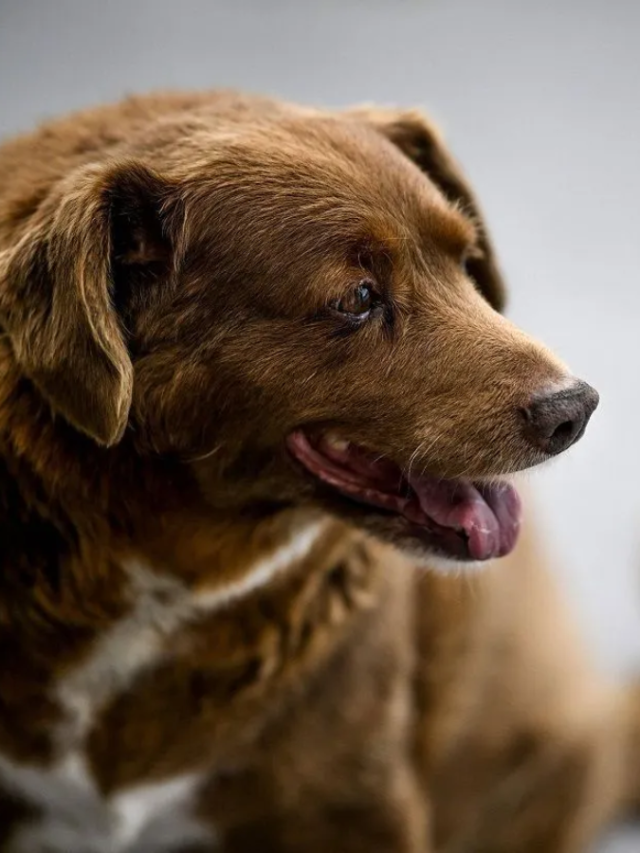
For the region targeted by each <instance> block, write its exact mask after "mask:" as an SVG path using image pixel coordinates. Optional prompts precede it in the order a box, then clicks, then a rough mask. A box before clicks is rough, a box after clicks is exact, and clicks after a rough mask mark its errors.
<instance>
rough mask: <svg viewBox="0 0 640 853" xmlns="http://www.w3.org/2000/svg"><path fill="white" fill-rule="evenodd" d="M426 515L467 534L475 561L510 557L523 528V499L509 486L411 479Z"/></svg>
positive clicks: (504, 484) (441, 525) (427, 478)
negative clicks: (521, 520) (521, 526)
mask: <svg viewBox="0 0 640 853" xmlns="http://www.w3.org/2000/svg"><path fill="white" fill-rule="evenodd" d="M409 483H410V485H411V488H412V489H413V490H414V492H415V494H416V496H417V498H418V502H419V504H420V509H421V510H422V512H423V513H424V514H425V515H426V516H428V517H429V518H431V519H432V520H433V521H435V523H436V524H438V525H439V526H440V527H445V528H452V529H454V530H459V531H462V532H464V533H465V535H466V537H467V540H468V547H469V554H470V556H471V557H472V559H474V560H488V559H490V558H492V557H501V556H503V555H504V554H508V553H509V551H511V550H512V549H513V547H514V545H515V542H516V539H517V536H518V531H519V528H520V500H519V498H518V495H517V492H516V491H515V489H513V488H511V486H509V485H507V484H506V483H498V484H496V485H487V486H484V485H483V486H480V487H478V486H474V485H473V483H469V482H465V481H461V480H456V481H452V480H437V479H435V478H432V477H411V478H410V480H409Z"/></svg>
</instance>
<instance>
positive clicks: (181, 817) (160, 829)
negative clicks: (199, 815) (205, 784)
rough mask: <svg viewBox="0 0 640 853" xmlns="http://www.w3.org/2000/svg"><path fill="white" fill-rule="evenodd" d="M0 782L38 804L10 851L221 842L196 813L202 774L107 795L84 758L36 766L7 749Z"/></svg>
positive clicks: (59, 852) (114, 850)
mask: <svg viewBox="0 0 640 853" xmlns="http://www.w3.org/2000/svg"><path fill="white" fill-rule="evenodd" d="M0 783H1V784H2V786H3V787H4V788H5V789H7V790H9V791H11V792H12V793H14V794H16V795H18V796H20V797H21V798H22V799H23V800H24V801H25V802H27V803H29V804H31V805H33V806H35V807H36V808H37V809H38V812H39V814H38V817H37V818H36V819H35V820H33V821H31V822H29V823H28V824H26V825H23V826H21V827H20V828H19V829H18V830H17V831H16V832H15V833H14V834H13V836H12V837H11V839H10V841H9V844H8V846H7V848H6V853H45V851H46V853H169V851H172V850H176V851H177V850H179V849H180V848H181V847H184V845H187V844H197V843H203V844H204V843H207V844H208V845H209V846H208V848H207V849H208V850H211V849H212V848H211V845H212V844H213V843H215V835H214V833H213V832H212V831H210V830H208V829H207V828H206V827H204V826H203V825H201V824H199V823H198V822H197V821H195V820H194V818H193V817H192V814H191V803H192V801H193V797H194V794H195V793H196V791H197V788H198V785H199V783H200V777H199V776H198V775H197V774H193V775H187V776H182V777H179V778H176V779H171V780H168V781H165V782H161V783H158V784H155V785H147V786H144V787H136V788H131V789H128V790H125V791H121V792H119V793H117V794H115V795H114V796H112V797H110V798H104V797H101V795H100V794H99V793H98V791H97V790H96V788H95V785H94V784H93V781H92V779H91V777H90V776H89V774H88V773H87V771H86V768H85V767H84V766H83V764H82V762H81V761H79V760H78V759H75V760H73V761H72V762H64V763H60V764H57V765H55V766H53V767H51V768H45V769H36V768H34V767H24V766H20V765H18V764H15V763H14V762H11V761H9V760H7V759H6V758H1V757H0Z"/></svg>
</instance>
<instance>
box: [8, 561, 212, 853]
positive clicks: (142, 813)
mask: <svg viewBox="0 0 640 853" xmlns="http://www.w3.org/2000/svg"><path fill="white" fill-rule="evenodd" d="M130 573H131V580H132V595H131V607H130V608H129V610H128V611H127V613H126V614H125V615H123V617H122V618H120V619H119V620H118V621H116V622H115V623H114V624H113V625H112V626H111V627H110V628H109V629H108V630H107V631H106V632H105V633H104V634H103V635H102V636H100V637H99V638H98V639H97V641H96V642H95V643H94V644H93V646H92V648H91V649H90V651H89V652H88V653H87V654H86V655H85V656H84V657H83V659H82V660H81V661H80V662H79V663H78V664H77V665H76V666H75V667H73V668H72V669H71V670H69V671H68V672H67V673H66V674H65V675H64V676H63V677H62V678H61V679H60V680H59V681H58V682H57V683H56V684H55V686H54V688H53V691H52V692H53V697H52V698H54V699H55V700H56V704H57V705H58V707H59V709H60V711H61V715H60V719H59V721H58V722H57V723H56V725H55V727H54V729H53V731H52V740H53V746H54V760H53V762H52V763H51V764H50V765H48V766H46V767H42V766H38V765H35V764H30V765H23V764H17V763H16V762H14V761H12V760H10V759H8V758H5V757H2V756H0V789H2V790H6V791H8V792H10V793H11V795H12V796H15V797H16V798H17V799H18V800H19V801H20V802H22V803H24V804H25V805H26V806H27V807H28V809H29V813H30V816H29V817H27V818H26V819H24V820H23V821H22V822H21V823H20V824H19V826H18V827H17V828H16V829H15V830H14V831H13V833H12V835H11V836H10V841H9V843H8V846H7V848H6V849H7V853H41V851H42V853H45V851H46V853H138V851H140V852H141V853H142V851H148V850H153V851H154V853H155V851H158V853H164V851H171V850H178V849H180V848H181V847H183V846H184V845H185V844H190V845H197V844H198V843H200V842H202V843H204V842H208V847H209V849H211V844H212V841H213V840H214V833H213V831H212V829H211V828H210V827H205V825H204V824H202V823H200V822H199V821H197V820H196V818H195V813H196V805H197V799H198V792H199V789H200V786H201V784H202V783H203V781H204V779H205V774H204V773H203V772H202V771H197V772H195V771H194V772H190V771H186V772H184V773H182V774H180V775H178V776H174V777H170V778H165V779H163V780H162V781H160V782H157V783H154V784H143V783H140V784H135V785H133V786H130V787H127V788H123V789H117V790H116V791H114V792H113V793H112V794H110V795H108V796H106V795H103V794H102V793H101V792H100V791H99V789H98V786H97V784H96V781H95V779H94V777H93V774H92V772H91V770H90V768H89V761H88V758H87V749H88V736H89V734H90V732H91V731H92V730H93V729H94V727H95V726H99V725H100V724H101V719H102V717H101V715H102V712H103V710H104V709H105V708H106V707H107V706H108V704H109V702H111V701H112V700H114V699H117V697H118V696H119V695H120V694H122V693H123V692H124V691H126V690H127V689H129V688H132V689H135V682H136V679H137V678H138V677H139V676H140V675H141V674H142V673H143V672H144V671H149V670H153V668H154V667H155V666H156V665H157V664H158V663H159V662H161V661H162V660H164V659H165V657H166V655H167V650H168V649H169V648H170V646H171V642H172V640H173V639H174V638H175V636H176V634H177V632H179V630H180V629H181V628H182V627H183V626H184V625H185V624H186V623H187V622H189V621H190V620H192V619H193V618H194V616H195V615H196V613H197V611H198V604H199V602H198V600H197V598H196V597H194V595H193V594H192V593H190V592H188V591H187V590H185V588H184V587H183V586H182V585H181V584H180V583H179V582H177V581H175V580H174V579H171V578H167V577H163V576H161V575H156V574H155V573H153V572H151V571H149V570H147V569H144V568H142V567H140V566H135V567H131V572H130ZM113 760H114V761H116V760H117V761H118V762H120V763H122V762H123V761H124V762H126V756H123V755H117V756H116V755H114V756H113ZM3 849H4V848H3Z"/></svg>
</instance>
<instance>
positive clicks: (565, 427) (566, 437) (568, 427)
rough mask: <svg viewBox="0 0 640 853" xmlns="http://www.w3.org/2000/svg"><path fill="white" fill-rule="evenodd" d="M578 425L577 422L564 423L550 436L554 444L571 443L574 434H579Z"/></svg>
mask: <svg viewBox="0 0 640 853" xmlns="http://www.w3.org/2000/svg"><path fill="white" fill-rule="evenodd" d="M576 427H577V424H576V422H575V421H564V422H563V423H561V424H560V425H559V426H557V427H556V428H555V429H554V431H553V432H552V433H551V435H550V440H551V441H552V442H554V444H556V443H557V444H562V443H563V442H564V441H571V438H572V437H573V434H574V433H575V432H577V430H576Z"/></svg>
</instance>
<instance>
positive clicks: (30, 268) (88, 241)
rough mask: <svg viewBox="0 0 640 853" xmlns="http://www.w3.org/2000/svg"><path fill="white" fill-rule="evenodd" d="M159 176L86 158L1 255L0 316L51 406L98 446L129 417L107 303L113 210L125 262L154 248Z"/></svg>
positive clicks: (122, 352)
mask: <svg viewBox="0 0 640 853" xmlns="http://www.w3.org/2000/svg"><path fill="white" fill-rule="evenodd" d="M161 195H162V182H161V179H160V178H159V177H158V176H157V175H155V174H153V173H152V172H150V171H149V170H148V169H146V167H143V166H140V165H137V164H132V163H119V164H113V165H108V166H90V167H86V168H83V169H81V170H80V171H78V172H75V173H73V174H72V175H70V176H69V178H68V179H66V180H65V181H63V182H62V183H61V185H60V186H59V187H58V188H57V189H56V191H55V192H54V193H53V194H52V196H51V197H50V198H49V199H47V201H46V202H45V204H44V205H43V206H42V208H41V209H40V210H39V211H38V213H37V214H36V215H35V216H34V219H33V222H32V223H31V224H30V227H29V229H28V231H27V232H26V233H25V234H24V236H23V237H22V239H21V240H20V242H19V243H18V244H17V245H16V246H14V247H12V248H10V249H8V250H6V251H5V252H4V253H2V254H1V255H0V324H1V325H2V326H3V327H4V330H5V331H6V332H7V333H8V335H9V338H10V340H11V343H12V346H13V350H14V353H15V357H16V359H17V361H18V363H19V365H20V367H21V368H22V370H23V371H24V373H25V375H26V376H27V377H28V378H29V379H30V380H31V381H32V382H33V383H34V385H35V386H36V387H37V388H38V389H39V390H40V392H41V393H42V394H43V395H44V397H45V398H46V399H47V400H48V401H49V403H50V404H51V407H52V408H53V410H54V411H56V412H58V413H59V414H61V415H62V416H63V417H64V418H65V419H66V420H68V421H69V422H70V423H71V424H72V425H73V426H75V427H76V428H77V429H79V430H81V431H82V432H84V433H86V434H87V435H89V436H90V437H91V438H93V439H95V441H97V442H98V443H100V444H103V445H107V446H108V445H112V444H115V443H116V442H117V441H119V439H120V438H121V437H122V434H123V432H124V430H125V427H126V425H127V420H128V415H129V408H130V404H131V394H132V386H133V366H132V364H131V359H130V358H129V353H128V352H127V346H126V342H125V338H124V334H123V330H122V328H121V326H120V322H119V319H118V316H117V314H116V311H115V308H114V304H113V295H114V294H113V271H112V264H113V262H114V257H113V255H114V218H117V219H118V223H119V224H118V228H119V229H120V233H122V223H123V222H124V223H125V224H126V228H127V229H128V230H127V235H128V237H127V239H126V240H122V239H120V242H121V243H122V245H123V246H124V249H123V254H124V256H125V257H124V258H123V260H124V262H126V260H127V257H128V256H131V257H133V258H134V261H133V262H134V263H144V262H145V259H146V257H147V256H150V257H151V259H154V258H155V256H156V254H157V245H156V244H157V239H158V235H159V233H160V230H161V229H158V228H156V229H155V231H154V229H153V228H151V236H150V237H149V235H148V231H149V217H150V213H149V211H150V210H152V209H154V206H155V205H156V203H157V207H158V209H159V207H160V198H161Z"/></svg>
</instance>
